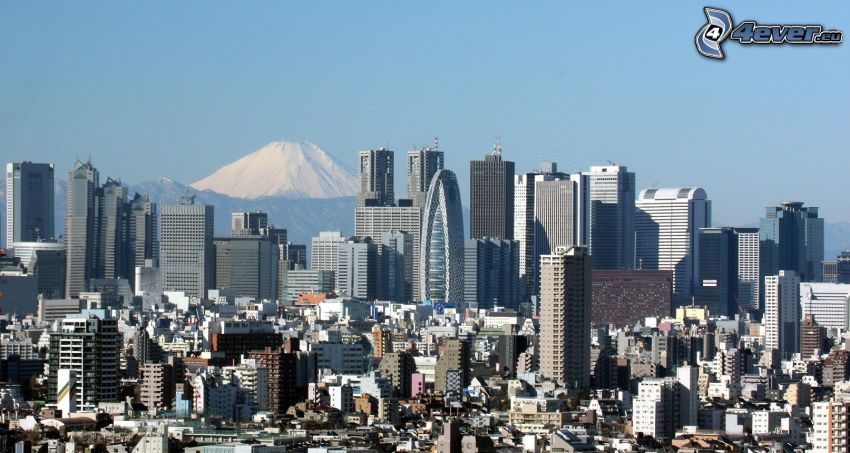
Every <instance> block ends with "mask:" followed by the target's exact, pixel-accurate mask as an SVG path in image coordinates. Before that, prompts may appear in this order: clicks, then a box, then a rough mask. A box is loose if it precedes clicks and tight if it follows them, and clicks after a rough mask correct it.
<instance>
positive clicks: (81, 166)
mask: <svg viewBox="0 0 850 453" xmlns="http://www.w3.org/2000/svg"><path fill="white" fill-rule="evenodd" d="M98 185H99V175H98V172H97V169H95V168H94V167H93V166H92V164H91V162H79V161H77V162H76V163H75V164H74V168H73V169H72V170H71V171H70V172H68V213H67V217H66V218H65V247H66V256H67V260H68V264H67V265H66V266H65V271H66V273H67V276H66V278H65V285H66V289H65V297H68V298H71V299H74V298H77V297H78V296H79V295H80V292H81V291H85V290H86V285H88V281H89V279H90V278H94V277H95V275H94V270H95V268H96V260H95V245H96V241H95V227H96V225H95V216H96V211H95V195H96V192H97V188H98Z"/></svg>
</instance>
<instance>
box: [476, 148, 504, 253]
mask: <svg viewBox="0 0 850 453" xmlns="http://www.w3.org/2000/svg"><path fill="white" fill-rule="evenodd" d="M513 179H514V163H513V162H511V161H507V160H502V147H501V146H500V145H498V144H497V145H495V146H494V147H493V152H492V154H489V155H486V156H484V160H473V161H471V162H470V163H469V201H470V206H469V237H470V238H472V239H478V238H483V237H490V238H495V239H513V238H514V184H513Z"/></svg>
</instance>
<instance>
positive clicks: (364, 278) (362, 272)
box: [336, 237, 378, 300]
mask: <svg viewBox="0 0 850 453" xmlns="http://www.w3.org/2000/svg"><path fill="white" fill-rule="evenodd" d="M377 264H378V251H377V249H376V247H375V244H374V243H372V240H371V238H359V237H353V238H350V239H348V240H347V241H346V242H344V243H342V244H340V245H339V258H338V264H337V269H336V292H337V294H338V295H340V296H342V297H350V298H352V299H360V300H372V299H374V298H375V294H376V291H375V287H376V286H377V278H376V276H377V271H378V266H377Z"/></svg>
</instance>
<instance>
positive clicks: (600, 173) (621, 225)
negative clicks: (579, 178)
mask: <svg viewBox="0 0 850 453" xmlns="http://www.w3.org/2000/svg"><path fill="white" fill-rule="evenodd" d="M582 175H583V176H585V177H586V178H587V185H588V192H589V194H588V204H587V208H588V209H587V211H588V212H587V225H588V227H587V228H586V234H587V244H588V247H589V249H590V254H591V255H593V267H594V268H595V269H631V268H632V266H634V222H633V218H634V211H635V174H634V173H633V172H630V171H628V168H626V167H625V166H622V165H609V166H594V167H590V171H589V172H586V173H582ZM582 243H583V242H582Z"/></svg>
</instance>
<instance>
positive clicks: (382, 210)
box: [354, 200, 422, 300]
mask: <svg viewBox="0 0 850 453" xmlns="http://www.w3.org/2000/svg"><path fill="white" fill-rule="evenodd" d="M402 202H405V204H402ZM399 204H400V206H367V207H361V208H356V209H355V211H354V234H355V236H359V237H370V238H372V241H374V242H375V245H377V246H379V248H378V253H383V248H382V247H381V246H382V245H383V235H384V233H389V232H393V231H403V232H405V233H407V234H409V235H410V240H411V241H412V243H413V254H412V255H411V256H410V259H411V260H412V263H413V264H412V266H413V267H412V269H413V271H412V273H411V274H410V275H409V276H408V277H407V278H410V280H407V281H406V283H405V284H406V285H409V286H410V288H411V293H410V294H409V295H408V296H405V297H407V299H406V300H413V299H416V298H418V297H419V293H420V288H419V283H420V281H419V266H420V264H421V263H420V261H419V256H420V246H421V244H420V237H421V236H420V228H421V224H422V207H421V206H412V205H409V202H406V200H399Z"/></svg>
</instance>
